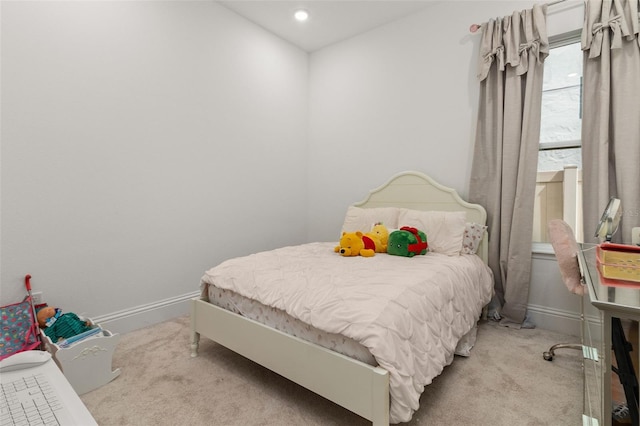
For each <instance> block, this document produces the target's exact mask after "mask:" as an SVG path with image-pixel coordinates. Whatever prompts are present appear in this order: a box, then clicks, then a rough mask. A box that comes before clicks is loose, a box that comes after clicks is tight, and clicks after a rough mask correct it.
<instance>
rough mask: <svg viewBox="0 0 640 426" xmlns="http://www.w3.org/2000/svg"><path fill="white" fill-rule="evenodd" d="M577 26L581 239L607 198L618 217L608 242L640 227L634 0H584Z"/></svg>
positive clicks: (639, 25) (639, 41)
mask: <svg viewBox="0 0 640 426" xmlns="http://www.w3.org/2000/svg"><path fill="white" fill-rule="evenodd" d="M585 7H586V9H585V23H584V27H583V30H582V49H583V50H584V52H585V53H584V68H583V76H584V77H583V79H584V80H583V81H584V84H583V85H584V88H583V91H584V95H583V117H582V169H583V215H584V216H583V217H584V228H585V229H584V235H585V241H586V242H597V241H596V239H595V237H594V234H595V228H596V224H597V223H598V221H599V219H600V215H601V213H602V210H604V208H605V206H606V205H607V202H608V201H609V198H610V197H616V198H620V201H621V202H622V217H621V223H620V228H619V229H618V232H617V234H616V235H615V236H614V241H617V242H624V243H630V242H631V228H632V227H634V226H640V38H639V35H638V33H639V32H640V18H639V16H638V12H639V11H640V10H639V9H640V7H639V1H638V0H614V1H612V0H588V1H587V2H586V5H585Z"/></svg>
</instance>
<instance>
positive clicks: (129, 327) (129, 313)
mask: <svg viewBox="0 0 640 426" xmlns="http://www.w3.org/2000/svg"><path fill="white" fill-rule="evenodd" d="M199 295H200V292H199V291H196V292H193V293H188V294H183V295H181V296H175V297H172V298H169V299H165V300H160V301H157V302H153V303H149V304H146V305H140V306H134V307H132V308H129V309H125V310H122V311H118V312H113V313H111V314H106V315H101V316H98V317H91V319H92V320H93V321H94V322H95V323H97V324H100V325H101V326H102V327H103V328H105V329H107V330H109V331H111V332H112V333H120V334H123V333H127V332H129V331H133V330H137V329H139V328H144V327H147V326H150V325H153V324H158V323H161V322H163V321H168V320H170V319H172V318H175V317H179V316H182V315H187V314H188V313H189V309H190V308H191V304H190V303H189V302H190V300H191V299H192V298H194V297H198V296H199Z"/></svg>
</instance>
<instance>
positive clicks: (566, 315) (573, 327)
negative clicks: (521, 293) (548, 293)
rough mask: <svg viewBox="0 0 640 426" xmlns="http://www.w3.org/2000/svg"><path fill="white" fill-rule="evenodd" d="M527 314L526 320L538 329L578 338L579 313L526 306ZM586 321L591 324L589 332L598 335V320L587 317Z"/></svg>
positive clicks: (580, 322) (580, 323)
mask: <svg viewBox="0 0 640 426" xmlns="http://www.w3.org/2000/svg"><path fill="white" fill-rule="evenodd" d="M585 297H586V296H585ZM527 313H528V318H529V319H530V320H531V322H532V323H534V324H535V325H536V327H538V328H542V329H545V330H550V331H555V332H557V333H562V334H567V335H570V336H576V338H579V337H580V327H581V325H582V320H581V318H580V313H579V312H573V311H564V310H558V309H553V308H549V307H547V306H539V305H527ZM586 320H587V321H588V322H589V323H590V324H591V325H590V328H591V330H593V332H595V333H599V331H600V330H599V328H600V321H599V319H598V318H597V317H591V316H589V315H587V316H586Z"/></svg>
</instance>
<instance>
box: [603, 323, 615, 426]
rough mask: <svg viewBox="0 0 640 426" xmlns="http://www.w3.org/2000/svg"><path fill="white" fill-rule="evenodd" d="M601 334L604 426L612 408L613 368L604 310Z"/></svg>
mask: <svg viewBox="0 0 640 426" xmlns="http://www.w3.org/2000/svg"><path fill="white" fill-rule="evenodd" d="M602 328H603V330H602V334H603V336H602V337H603V339H604V341H603V346H604V354H602V356H603V361H604V365H603V368H602V370H601V371H602V375H603V376H602V404H603V406H602V420H603V422H604V426H611V420H612V419H611V410H612V408H613V405H612V402H611V373H612V372H613V370H612V369H611V361H612V358H613V356H612V353H611V350H612V348H611V314H610V313H609V312H608V311H605V312H604V323H603V324H602Z"/></svg>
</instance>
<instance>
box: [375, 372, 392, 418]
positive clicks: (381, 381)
mask: <svg viewBox="0 0 640 426" xmlns="http://www.w3.org/2000/svg"><path fill="white" fill-rule="evenodd" d="M371 398H372V399H371V401H372V404H373V413H372V414H373V415H372V417H373V418H372V419H371V422H372V423H373V426H389V372H388V371H387V370H384V369H383V368H380V367H377V368H376V369H375V370H374V375H373V385H372V393H371Z"/></svg>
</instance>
